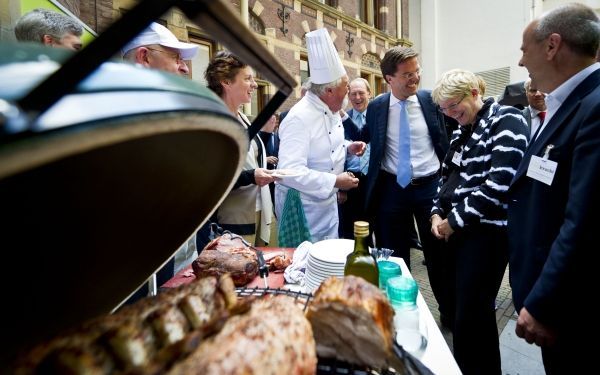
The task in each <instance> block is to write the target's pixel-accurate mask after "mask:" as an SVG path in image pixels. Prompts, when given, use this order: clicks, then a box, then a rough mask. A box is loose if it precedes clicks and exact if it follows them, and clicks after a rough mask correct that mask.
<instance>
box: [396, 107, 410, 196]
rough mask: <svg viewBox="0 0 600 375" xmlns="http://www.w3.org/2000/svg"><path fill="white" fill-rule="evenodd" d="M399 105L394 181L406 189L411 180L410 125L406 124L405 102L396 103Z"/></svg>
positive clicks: (406, 111)
mask: <svg viewBox="0 0 600 375" xmlns="http://www.w3.org/2000/svg"><path fill="white" fill-rule="evenodd" d="M398 103H399V104H400V137H399V140H400V143H399V144H398V170H397V173H396V181H397V182H398V185H400V186H402V187H406V186H407V185H408V184H409V183H410V180H411V177H412V170H411V166H410V124H409V122H408V110H407V108H406V103H407V102H406V100H401V101H399V102H398Z"/></svg>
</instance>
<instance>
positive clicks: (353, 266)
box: [344, 221, 379, 287]
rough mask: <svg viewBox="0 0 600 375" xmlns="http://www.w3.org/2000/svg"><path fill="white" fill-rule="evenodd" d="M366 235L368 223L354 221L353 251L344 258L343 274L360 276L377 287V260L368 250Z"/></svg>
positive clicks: (367, 234)
mask: <svg viewBox="0 0 600 375" xmlns="http://www.w3.org/2000/svg"><path fill="white" fill-rule="evenodd" d="M368 237H369V223H367V222H366V221H356V222H354V251H353V252H351V253H350V254H348V257H347V258H346V267H345V268H344V275H345V276H348V275H354V276H360V277H362V278H363V279H365V280H367V281H368V282H370V283H371V284H373V285H375V286H377V287H379V271H378V269H377V261H376V260H375V257H373V255H371V253H370V252H369V245H368V242H367V238H368Z"/></svg>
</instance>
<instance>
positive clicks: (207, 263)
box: [192, 235, 258, 286]
mask: <svg viewBox="0 0 600 375" xmlns="http://www.w3.org/2000/svg"><path fill="white" fill-rule="evenodd" d="M192 269H193V270H194V274H195V275H196V277H198V278H200V277H205V276H217V277H218V276H221V275H223V274H226V273H229V274H230V275H231V278H232V279H233V282H234V284H235V285H236V286H244V285H246V284H248V283H249V282H251V281H252V280H254V278H255V277H256V275H258V258H257V256H256V253H255V252H254V251H253V250H252V249H250V248H249V247H247V246H245V245H244V243H243V242H242V240H241V239H240V238H233V239H232V238H231V236H229V235H223V236H221V237H218V238H216V239H214V240H213V241H211V242H210V243H209V244H208V245H207V246H206V247H205V248H204V250H202V252H201V253H200V255H199V256H198V258H196V260H194V262H193V263H192Z"/></svg>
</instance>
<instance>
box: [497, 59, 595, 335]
mask: <svg viewBox="0 0 600 375" xmlns="http://www.w3.org/2000/svg"><path fill="white" fill-rule="evenodd" d="M550 144H551V145H553V146H554V147H553V148H552V151H551V152H550V154H549V159H550V160H553V161H555V162H557V163H558V165H557V167H556V172H555V174H554V179H553V181H552V185H551V186H548V185H546V184H544V183H542V182H539V181H536V180H534V179H532V178H530V177H527V168H528V166H529V163H530V160H531V156H532V155H537V156H542V155H543V154H544V151H545V149H546V147H547V145H550ZM509 198H510V200H509V207H508V232H509V245H510V247H509V249H510V278H511V286H512V291H513V299H514V303H515V307H516V309H517V311H519V310H520V309H521V308H522V307H523V306H525V307H527V310H528V311H529V312H530V313H531V314H532V315H533V316H534V317H535V318H536V319H538V320H539V321H541V322H542V323H545V324H548V325H550V326H553V327H557V326H560V323H561V322H564V323H566V322H568V321H570V322H572V320H570V319H566V318H565V314H567V311H569V314H570V313H573V314H574V315H575V317H576V319H577V320H583V321H587V319H585V318H584V317H583V315H585V316H587V317H590V318H591V316H590V315H591V314H592V311H593V310H592V309H590V308H589V307H587V306H578V307H575V306H576V305H577V304H578V303H581V301H583V300H581V299H579V298H581V295H582V294H583V293H587V292H589V290H586V288H589V287H590V286H592V285H594V286H596V285H598V279H597V278H596V277H594V280H595V281H592V275H594V273H597V272H598V271H597V269H598V265H597V263H596V260H598V258H599V257H598V255H597V254H598V252H599V251H600V246H599V245H598V236H597V235H596V233H599V232H600V231H599V229H598V220H597V217H598V213H599V212H600V70H597V71H596V72H594V73H592V74H591V75H590V76H589V77H588V78H586V79H585V80H584V81H583V82H582V83H581V84H580V85H579V86H577V88H576V89H575V90H574V91H573V92H572V93H571V94H570V95H569V96H568V97H567V99H566V100H565V101H564V102H563V104H562V105H561V107H560V108H559V110H558V111H557V113H556V114H555V115H554V116H553V117H552V118H551V119H550V122H548V124H547V126H546V128H545V129H544V130H543V132H542V133H541V134H540V135H539V136H538V139H537V140H536V141H534V142H533V143H532V144H530V146H529V149H528V150H527V152H526V153H525V155H524V157H523V160H522V162H521V165H520V166H519V169H518V170H517V173H516V174H515V176H514V178H513V181H512V184H511V187H510V189H509ZM594 276H595V275H594ZM578 301H579V302H578ZM571 308H573V309H572V310H571ZM582 314H583V315H582ZM593 314H596V313H595V311H594V313H593ZM594 319H595V317H594ZM569 324H571V323H569ZM570 329H575V330H582V329H584V328H581V327H579V328H576V327H573V326H571V327H570Z"/></svg>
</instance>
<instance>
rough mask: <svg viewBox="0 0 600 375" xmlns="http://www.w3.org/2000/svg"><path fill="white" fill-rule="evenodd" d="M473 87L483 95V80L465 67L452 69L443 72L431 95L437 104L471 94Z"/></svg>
mask: <svg viewBox="0 0 600 375" xmlns="http://www.w3.org/2000/svg"><path fill="white" fill-rule="evenodd" d="M473 89H475V90H477V93H479V95H481V81H480V79H479V78H478V77H477V76H476V75H475V74H473V73H471V72H469V71H468V70H463V69H452V70H449V71H447V72H446V73H444V74H442V78H440V80H439V81H438V82H437V83H436V84H435V88H434V89H433V91H432V92H431V97H432V99H433V102H434V103H435V104H440V103H441V102H443V101H445V100H448V99H454V98H458V97H461V96H463V95H469V94H470V93H471V92H472V91H473Z"/></svg>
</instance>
